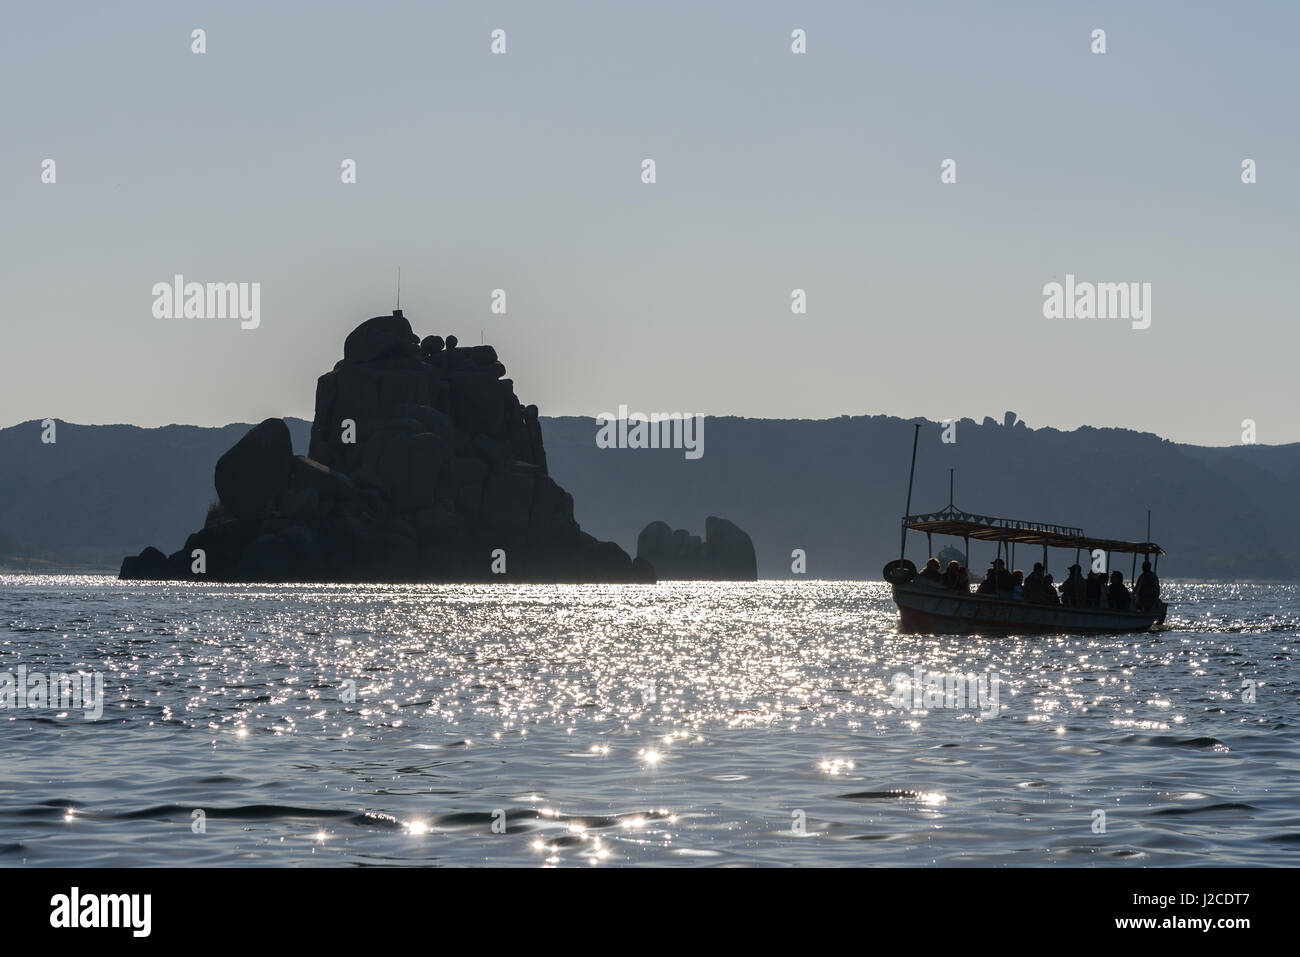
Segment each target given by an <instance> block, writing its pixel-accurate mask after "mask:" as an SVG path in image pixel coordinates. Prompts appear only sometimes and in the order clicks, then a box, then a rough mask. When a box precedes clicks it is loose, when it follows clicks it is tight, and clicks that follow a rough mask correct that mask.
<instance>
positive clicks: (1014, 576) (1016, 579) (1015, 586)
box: [1011, 568, 1025, 601]
mask: <svg viewBox="0 0 1300 957" xmlns="http://www.w3.org/2000/svg"><path fill="white" fill-rule="evenodd" d="M1011 580H1012V584H1011V597H1012V598H1014V599H1015V600H1016V601H1024V598H1025V573H1024V572H1022V571H1021V570H1020V569H1019V568H1017V569H1016V570H1015V571H1013V572H1012V573H1011Z"/></svg>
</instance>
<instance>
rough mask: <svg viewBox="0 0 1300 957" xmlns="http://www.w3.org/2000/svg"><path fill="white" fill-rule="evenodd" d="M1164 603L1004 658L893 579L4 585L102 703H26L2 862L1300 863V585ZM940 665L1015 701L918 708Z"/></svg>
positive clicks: (1002, 650)
mask: <svg viewBox="0 0 1300 957" xmlns="http://www.w3.org/2000/svg"><path fill="white" fill-rule="evenodd" d="M1167 590H1168V591H1169V592H1170V595H1169V597H1171V598H1172V600H1173V601H1174V602H1175V603H1176V604H1175V608H1174V613H1173V615H1172V616H1171V627H1170V628H1168V629H1167V630H1165V631H1162V632H1159V633H1152V634H1142V635H1126V636H1048V637H1032V638H1029V637H1002V638H990V637H975V636H943V637H938V636H906V635H900V634H898V633H897V632H896V622H895V611H894V608H893V605H892V603H891V602H890V601H889V598H888V594H887V591H886V589H885V588H884V586H881V585H877V584H874V583H847V582H817V581H809V582H758V583H745V584H734V583H683V582H678V583H665V584H661V585H658V586H653V587H637V586H632V587H620V586H574V587H555V586H546V587H544V586H537V587H510V586H493V587H474V586H383V587H381V586H330V587H327V586H274V587H272V586H258V587H235V586H196V585H187V584H169V583H158V584H150V583H120V582H117V581H115V580H112V579H106V578H92V577H67V578H52V577H28V576H14V577H0V671H3V670H6V669H7V670H9V671H10V672H13V671H14V670H15V669H16V668H17V667H18V665H20V664H21V665H24V666H25V667H26V668H27V669H28V671H29V672H46V673H48V672H55V671H70V670H71V671H75V670H78V669H81V670H83V671H84V670H94V671H98V672H101V673H102V674H103V675H104V687H105V695H106V702H105V708H104V716H103V718H102V719H101V720H99V721H86V720H83V718H82V717H81V714H80V712H78V711H76V710H75V709H74V710H72V711H68V710H67V709H62V710H59V709H48V710H44V711H41V710H33V709H25V710H23V709H17V710H16V709H8V710H4V711H0V747H2V748H3V753H4V755H5V769H6V775H5V777H6V779H7V780H6V782H5V785H4V786H3V788H2V789H0V862H2V863H5V864H9V865H15V864H30V865H50V864H83V865H96V864H106V865H107V864H116V865H124V864H154V865H162V864H187V863H193V864H213V865H223V864H227V865H247V864H259V863H260V864H375V863H385V864H474V865H484V864H485V865H530V866H539V865H540V866H557V865H562V866H577V865H581V866H599V865H611V864H613V865H626V864H692V865H698V864H714V865H719V864H721V865H727V864H732V865H734V864H764V865H789V864H835V865H863V864H888V865H896V866H912V865H928V864H936V863H937V864H945V865H952V864H1039V863H1053V862H1056V863H1065V864H1126V863H1136V864H1141V865H1163V864H1189V863H1197V864H1204V863H1221V864H1260V863H1268V864H1294V863H1296V861H1297V856H1298V855H1300V810H1297V798H1300V784H1298V783H1297V782H1298V781H1300V778H1297V776H1296V771H1297V770H1300V761H1298V760H1297V758H1296V757H1295V755H1296V744H1297V740H1296V738H1297V732H1296V728H1297V727H1300V715H1297V710H1300V707H1298V703H1297V701H1298V699H1300V694H1298V691H1300V689H1298V687H1297V683H1296V681H1295V679H1294V678H1293V676H1292V674H1291V667H1290V665H1291V658H1292V655H1293V653H1294V650H1295V646H1296V636H1297V627H1298V625H1300V597H1298V596H1297V593H1296V590H1295V589H1294V588H1291V587H1288V586H1255V587H1244V586H1233V587H1229V586H1210V585H1187V586H1177V585H1174V586H1168V588H1167ZM917 668H920V669H922V670H923V671H925V672H931V673H938V674H941V675H963V676H964V675H983V676H988V675H995V676H997V678H998V700H997V703H996V704H997V706H996V708H995V709H994V710H992V711H988V712H982V711H981V710H980V709H979V708H978V707H942V706H933V707H925V708H917V707H912V701H911V700H910V699H909V700H908V701H907V702H905V703H902V704H900V703H899V701H898V700H897V699H896V698H895V697H893V694H894V692H895V690H896V687H897V685H896V681H897V678H896V676H897V675H900V674H902V675H911V674H913V672H914V669H917ZM1243 681H1253V682H1255V683H1256V685H1255V688H1254V693H1255V695H1256V700H1255V702H1254V703H1253V704H1251V703H1246V702H1244V701H1243ZM196 810H201V811H202V812H203V819H204V827H203V829H202V830H197V829H196V825H195V816H194V812H195V811H196ZM1096 810H1104V811H1105V812H1106V830H1105V832H1104V833H1099V832H1096V831H1094V821H1095V818H1094V814H1093V812H1094V811H1096Z"/></svg>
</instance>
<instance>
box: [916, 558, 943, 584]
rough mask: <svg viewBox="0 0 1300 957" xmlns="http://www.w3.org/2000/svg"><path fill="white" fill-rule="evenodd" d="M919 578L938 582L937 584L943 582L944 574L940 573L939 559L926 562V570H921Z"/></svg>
mask: <svg viewBox="0 0 1300 957" xmlns="http://www.w3.org/2000/svg"><path fill="white" fill-rule="evenodd" d="M918 577H920V578H925V579H928V580H929V581H932V582H936V583H939V582H942V581H943V573H942V572H941V571H939V559H937V558H932V559H930V560H929V561H928V562H926V563H925V568H923V569H921V574H920V575H919V576H918Z"/></svg>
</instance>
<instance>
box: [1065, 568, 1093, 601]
mask: <svg viewBox="0 0 1300 957" xmlns="http://www.w3.org/2000/svg"><path fill="white" fill-rule="evenodd" d="M1087 603H1088V583H1087V582H1086V581H1084V580H1083V569H1082V568H1080V567H1079V566H1078V565H1071V566H1070V574H1069V576H1068V577H1067V578H1066V579H1065V581H1064V582H1062V583H1061V604H1062V605H1067V606H1069V607H1070V608H1081V607H1082V606H1083V605H1085V604H1087Z"/></svg>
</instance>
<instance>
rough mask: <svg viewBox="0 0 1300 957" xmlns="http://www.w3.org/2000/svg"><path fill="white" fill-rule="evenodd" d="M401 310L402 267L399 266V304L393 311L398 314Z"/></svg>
mask: <svg viewBox="0 0 1300 957" xmlns="http://www.w3.org/2000/svg"><path fill="white" fill-rule="evenodd" d="M401 311H402V267H401V266H398V267H397V306H396V307H395V308H394V309H393V312H394V313H396V314H400V313H401Z"/></svg>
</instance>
